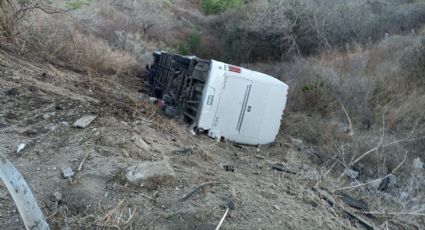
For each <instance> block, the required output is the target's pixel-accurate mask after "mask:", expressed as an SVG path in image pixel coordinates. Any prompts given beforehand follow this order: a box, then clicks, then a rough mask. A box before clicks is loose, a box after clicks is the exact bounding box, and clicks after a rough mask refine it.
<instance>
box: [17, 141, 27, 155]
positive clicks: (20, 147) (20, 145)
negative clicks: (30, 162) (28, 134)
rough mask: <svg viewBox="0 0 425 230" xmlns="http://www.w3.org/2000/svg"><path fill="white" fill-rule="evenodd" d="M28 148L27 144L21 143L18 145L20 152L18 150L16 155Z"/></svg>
mask: <svg viewBox="0 0 425 230" xmlns="http://www.w3.org/2000/svg"><path fill="white" fill-rule="evenodd" d="M26 146H27V144H25V143H21V144H19V145H18V150H16V153H20V152H21V151H22V150H24V149H25V147H26Z"/></svg>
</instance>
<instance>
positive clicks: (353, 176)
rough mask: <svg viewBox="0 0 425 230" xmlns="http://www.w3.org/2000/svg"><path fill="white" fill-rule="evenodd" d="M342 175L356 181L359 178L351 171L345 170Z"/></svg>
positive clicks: (356, 173) (357, 174) (355, 172)
mask: <svg viewBox="0 0 425 230" xmlns="http://www.w3.org/2000/svg"><path fill="white" fill-rule="evenodd" d="M344 174H345V175H346V176H348V177H350V178H352V179H356V178H357V177H358V176H359V172H357V171H355V170H352V169H346V170H345V171H344Z"/></svg>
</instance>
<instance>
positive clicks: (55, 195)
mask: <svg viewBox="0 0 425 230" xmlns="http://www.w3.org/2000/svg"><path fill="white" fill-rule="evenodd" d="M53 198H54V199H55V201H61V200H62V198H63V197H62V193H60V192H54V193H53Z"/></svg>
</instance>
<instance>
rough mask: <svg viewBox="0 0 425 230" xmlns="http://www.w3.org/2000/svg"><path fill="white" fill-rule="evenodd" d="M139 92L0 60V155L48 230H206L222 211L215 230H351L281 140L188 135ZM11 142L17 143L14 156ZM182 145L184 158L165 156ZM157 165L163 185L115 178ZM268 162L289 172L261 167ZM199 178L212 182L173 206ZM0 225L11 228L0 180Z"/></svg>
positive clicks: (128, 85)
mask: <svg viewBox="0 0 425 230" xmlns="http://www.w3.org/2000/svg"><path fill="white" fill-rule="evenodd" d="M106 79H108V80H106ZM140 88H141V80H140V79H138V78H136V77H133V76H120V77H118V76H108V77H104V78H99V77H97V78H95V77H89V76H85V75H83V74H78V73H75V72H70V71H68V70H66V69H61V68H59V67H55V66H52V65H49V64H39V63H38V62H34V61H32V60H23V59H20V58H16V57H15V56H13V55H10V54H7V53H4V52H2V53H1V54H0V104H1V107H0V151H1V152H2V153H3V154H5V155H6V156H7V157H8V158H9V160H10V161H12V162H13V163H14V164H15V166H16V167H17V168H18V169H19V170H20V172H21V173H22V174H23V175H24V177H25V179H26V180H27V182H28V183H29V185H30V186H31V188H32V190H33V192H34V193H35V196H36V198H37V199H38V201H39V205H40V206H41V207H42V209H43V211H44V213H45V216H46V217H47V219H48V222H49V224H50V225H51V227H52V229H105V228H106V229H214V227H215V225H217V223H218V221H219V219H220V217H221V215H222V214H223V213H224V211H225V207H226V205H228V204H232V205H233V206H234V209H233V210H231V211H230V214H229V216H228V217H227V218H226V220H225V222H224V225H223V226H222V229H350V228H355V227H356V226H357V227H361V225H359V224H356V223H355V221H352V220H350V219H349V218H348V217H347V216H345V215H340V214H338V212H335V211H334V209H333V208H331V207H330V206H328V205H327V203H326V202H324V201H323V200H322V199H320V198H319V196H318V195H317V194H316V193H315V192H313V191H312V190H311V188H312V187H313V186H314V185H315V183H316V180H317V179H318V177H319V174H318V173H317V171H316V169H315V168H314V167H312V166H310V163H309V162H310V161H309V156H308V155H306V154H305V153H302V152H299V151H298V150H297V149H296V148H295V147H294V143H292V142H291V141H289V138H288V137H285V138H284V137H282V136H280V137H279V138H278V140H277V141H276V143H274V144H273V145H270V146H263V147H261V148H260V149H257V148H256V147H248V146H235V145H233V144H232V143H219V142H217V141H215V140H212V139H210V138H208V137H206V136H202V135H200V136H199V135H198V136H193V135H192V134H191V133H190V132H189V129H188V127H187V126H186V125H184V124H179V123H178V122H177V121H174V120H169V119H168V118H166V117H164V116H163V115H161V112H160V111H156V109H155V108H154V106H152V105H149V104H148V102H147V96H146V95H144V94H141V93H139V92H138V91H137V90H138V89H140ZM141 108H144V112H143V113H142V112H140V109H141ZM89 113H96V114H98V117H97V118H96V120H95V121H94V122H93V123H92V124H91V125H90V126H89V127H88V128H85V129H76V128H72V127H71V125H72V123H73V122H74V121H75V120H76V119H78V118H80V117H81V116H83V115H86V114H89ZM283 132H284V131H283ZM20 143H26V144H27V147H26V148H25V149H24V150H23V151H22V152H21V153H16V150H17V146H18V145H19V144H20ZM141 143H142V144H141ZM143 143H146V144H147V145H145V144H143ZM183 148H190V149H191V151H189V152H186V153H183V154H182V153H181V151H177V152H176V150H182V149H183ZM183 152H184V151H183ZM162 159H169V161H170V164H171V166H172V168H173V169H174V171H175V172H176V183H175V184H174V185H167V184H166V185H161V186H159V187H158V188H156V189H147V188H144V187H137V186H132V185H129V184H128V183H127V182H126V181H125V179H124V176H123V170H124V169H125V168H126V167H128V166H130V165H135V164H137V163H138V162H140V161H144V160H152V161H156V160H162ZM81 162H84V163H83V164H81ZM275 163H281V164H283V165H284V166H285V167H286V168H289V169H291V170H293V171H295V172H296V173H297V174H295V175H294V174H291V173H281V172H277V171H275V170H273V169H271V166H272V164H275ZM80 165H81V171H78V168H79V166H80ZM224 165H232V166H233V167H234V172H231V171H226V170H225V169H224V167H223V166H224ZM66 166H69V167H71V168H72V169H73V171H74V172H76V175H75V176H74V177H73V179H72V180H70V179H63V178H62V173H61V169H62V168H63V167H66ZM211 181H213V182H219V184H214V185H210V186H206V187H205V188H203V189H201V191H200V192H197V193H195V194H194V195H193V196H191V197H189V198H188V199H187V200H186V201H179V199H180V198H182V197H183V196H184V195H185V194H187V193H189V192H190V191H192V189H194V188H195V187H196V186H198V185H200V184H202V183H205V182H211ZM55 192H56V198H55V196H54V194H55ZM60 196H61V197H60ZM0 226H2V228H4V229H22V228H23V224H22V222H21V220H20V218H19V214H18V213H17V211H16V208H15V206H14V203H13V201H12V200H11V198H10V196H9V195H8V193H7V190H6V189H5V187H3V185H1V184H0ZM68 227H69V228H68Z"/></svg>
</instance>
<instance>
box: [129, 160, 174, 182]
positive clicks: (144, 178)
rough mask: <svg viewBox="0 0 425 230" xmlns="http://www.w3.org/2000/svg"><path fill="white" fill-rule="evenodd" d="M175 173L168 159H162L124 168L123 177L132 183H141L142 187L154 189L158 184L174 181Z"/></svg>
mask: <svg viewBox="0 0 425 230" xmlns="http://www.w3.org/2000/svg"><path fill="white" fill-rule="evenodd" d="M175 177H176V174H175V172H174V170H173V168H171V166H170V163H169V161H168V160H162V161H155V162H150V161H144V162H141V163H139V164H138V165H135V166H130V167H128V168H127V169H126V174H125V178H126V179H127V181H128V182H130V183H132V184H134V185H138V186H140V185H143V187H146V188H149V189H154V188H157V187H158V186H159V185H163V184H170V185H173V184H174V182H175V179H176V178H175Z"/></svg>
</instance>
